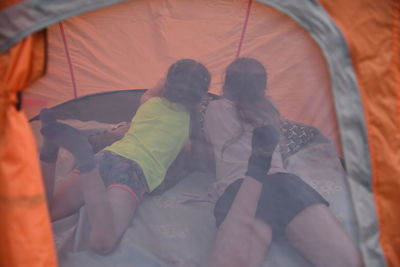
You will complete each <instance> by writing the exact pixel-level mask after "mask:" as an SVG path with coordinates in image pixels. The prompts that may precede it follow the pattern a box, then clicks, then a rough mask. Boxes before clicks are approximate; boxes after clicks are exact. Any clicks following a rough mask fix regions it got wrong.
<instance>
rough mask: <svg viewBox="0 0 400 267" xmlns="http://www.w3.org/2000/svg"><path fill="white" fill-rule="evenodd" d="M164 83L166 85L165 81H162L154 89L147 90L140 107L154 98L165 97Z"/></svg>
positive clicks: (141, 99)
mask: <svg viewBox="0 0 400 267" xmlns="http://www.w3.org/2000/svg"><path fill="white" fill-rule="evenodd" d="M164 83H165V80H164V79H161V80H159V81H158V83H157V84H156V86H155V87H154V88H152V89H149V90H147V91H146V92H145V93H144V94H143V95H142V97H141V98H140V105H142V104H143V103H144V102H146V101H147V100H149V99H150V98H152V97H156V96H159V97H161V96H163V95H164Z"/></svg>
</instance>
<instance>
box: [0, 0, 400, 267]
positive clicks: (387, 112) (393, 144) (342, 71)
mask: <svg viewBox="0 0 400 267" xmlns="http://www.w3.org/2000/svg"><path fill="white" fill-rule="evenodd" d="M60 1H61V0H59V1H51V4H50V3H44V2H45V1H40V2H38V1H21V2H20V3H17V4H14V5H12V6H10V7H9V8H8V9H7V10H6V12H5V13H4V12H3V14H5V15H6V16H1V17H0V23H1V25H2V28H1V30H0V44H1V49H2V50H3V51H6V50H7V49H8V48H9V47H10V46H11V45H13V44H15V43H16V42H17V41H19V40H21V39H22V38H23V37H25V36H26V35H28V34H29V33H32V32H34V31H36V30H38V29H41V28H43V27H45V26H48V25H50V24H53V23H54V22H57V21H59V20H61V19H63V18H67V17H70V16H72V15H75V14H78V13H81V12H84V11H87V10H89V9H91V8H93V7H99V6H105V5H108V4H111V3H112V2H119V1H94V0H93V1H90V0H87V1H69V2H68V3H69V4H68V5H67V4H65V3H64V4H63V5H58V4H59V2H60ZM78 2H79V3H82V5H79V4H78ZM95 2H96V3H95ZM138 2H143V1H138ZM231 2H232V1H231ZM233 2H234V3H235V2H238V3H239V2H243V3H244V2H247V1H233ZM260 2H263V3H266V4H267V5H270V6H273V7H275V8H277V9H278V10H280V11H282V12H283V13H285V14H286V15H288V16H290V17H292V18H293V19H294V20H296V21H297V22H298V23H299V24H300V25H302V26H303V27H304V28H305V29H306V30H307V31H309V32H310V33H311V34H312V36H313V37H314V39H315V40H316V41H317V42H318V44H319V45H320V46H321V48H322V52H323V54H324V55H325V57H326V60H327V65H328V67H329V71H330V74H331V77H332V81H331V85H332V89H333V92H334V99H335V105H336V110H337V115H338V121H339V128H340V130H341V141H342V144H343V147H344V154H345V156H346V166H347V168H348V172H349V181H350V183H351V185H352V191H353V198H354V203H355V208H356V210H357V215H358V219H359V226H360V243H361V244H362V249H363V253H364V257H365V260H366V263H367V265H368V266H384V265H385V259H384V258H383V257H382V253H381V251H380V247H379V243H378V241H380V243H381V244H382V248H383V250H384V253H385V256H386V258H387V262H388V264H389V265H390V266H400V257H399V255H400V251H399V248H400V244H399V240H400V232H399V229H398V227H397V222H398V221H400V214H399V213H398V212H397V208H396V204H397V203H398V202H399V200H400V199H399V198H400V195H399V194H398V193H397V190H398V188H400V184H399V179H398V177H399V176H400V164H399V157H398V151H399V148H400V138H399V133H400V129H399V128H400V123H399V121H398V112H399V102H400V96H399V91H400V90H399V84H400V80H399V76H400V74H399V68H398V66H399V63H400V60H399V57H400V51H399V38H400V32H399V28H400V26H399V25H400V19H399V17H400V7H399V5H400V4H399V2H398V1H396V0H387V1H370V0H357V1H350V2H349V1H345V0H338V1H327V0H321V2H322V4H323V5H324V7H325V8H326V9H327V10H328V12H329V14H330V15H332V17H333V19H334V20H335V22H336V23H337V24H338V26H339V27H340V29H341V30H342V31H343V33H344V37H345V39H343V37H342V35H341V33H340V32H339V31H338V29H337V28H336V26H335V24H334V23H333V21H332V20H331V19H330V16H329V15H328V13H326V12H325V11H324V9H323V8H322V7H321V6H319V5H318V4H317V2H315V1H309V0H304V1H291V0H287V1H274V0H265V1H260ZM39 3H40V4H43V6H40V4H39ZM191 3H192V2H191ZM78 5H79V6H78ZM188 5H189V3H188ZM45 6H46V8H44V7H45ZM246 6H247V5H244V9H245V8H246ZM30 7H31V8H32V9H29V8H30ZM25 9H26V10H32V12H31V13H28V12H27V13H26V14H27V15H26V16H20V18H19V19H16V20H13V19H11V18H13V17H15V14H16V13H19V12H22V13H24V12H23V10H25ZM42 9H43V10H45V11H46V12H45V13H37V12H38V11H41V10H42ZM3 14H2V15H3ZM28 14H29V15H28ZM43 15H44V16H43ZM159 15H160V16H163V15H165V14H164V13H159ZM232 15H234V14H232ZM40 18H43V19H40ZM241 18H242V19H243V17H241ZM71 21H73V19H72V20H71ZM222 22H223V21H222ZM66 25H67V26H66V28H67V27H68V26H70V24H68V23H67V24H66ZM241 25H242V24H241ZM54 27H57V26H54ZM58 27H59V26H58ZM66 30H68V28H67V29H66ZM239 31H240V30H239ZM326 36H331V37H330V38H332V39H329V38H328V39H326ZM219 42H225V39H223V40H219ZM329 42H333V43H330V45H328V44H329ZM346 43H347V44H348V45H349V47H350V52H351V60H352V62H351V60H350V57H349V54H348V53H347V44H346ZM324 44H326V45H327V46H326V47H324ZM71 45H72V46H73V44H71ZM338 47H340V48H341V49H337V48H338ZM162 52H163V51H160V53H162ZM337 60H338V61H337ZM337 63H339V64H337ZM352 63H353V64H354V66H355V70H356V74H357V80H356V78H355V76H354V74H353V70H352ZM221 65H222V63H221ZM340 75H342V76H340ZM338 77H339V79H338ZM3 81H4V79H3ZM12 81H18V78H16V77H14V78H13V79H12ZM358 88H360V91H361V97H362V100H363V101H362V105H361V102H360V97H359V96H358ZM115 89H123V88H115ZM2 90H3V88H2ZM363 111H364V112H365V114H366V123H367V125H366V126H367V130H368V131H366V130H365V126H364V118H363ZM2 114H3V113H2ZM4 114H5V113H4ZM10 116H14V115H10ZM17 120H18V119H16V121H17ZM5 123H6V120H3V121H2V126H3V125H6V124H5ZM22 125H24V123H22ZM10 129H12V127H10ZM366 133H367V134H368V136H366ZM28 135H29V134H28ZM367 137H368V139H367ZM25 138H28V139H29V137H28V136H25ZM23 140H24V139H23ZM369 151H370V152H369ZM368 155H371V161H370V158H369V156H368ZM20 158H21V162H22V163H25V165H24V166H31V165H30V164H35V162H36V163H37V157H36V155H32V156H31V157H29V159H30V158H32V159H35V160H34V161H33V162H32V161H30V162H31V163H29V164H28V163H26V162H25V161H24V160H23V159H24V156H22V155H20ZM25 158H28V157H26V156H25ZM370 162H371V164H372V165H371V166H370ZM370 168H372V171H371V169H370ZM371 177H372V178H371ZM371 190H372V192H373V193H374V198H373V197H372V195H371ZM374 200H375V203H376V205H377V211H378V215H379V216H378V218H379V227H378V224H377V221H376V216H375V209H374ZM378 229H380V231H381V232H380V234H381V235H380V236H379V240H378V236H377V233H379V232H378V231H377V230H378ZM50 251H51V249H50Z"/></svg>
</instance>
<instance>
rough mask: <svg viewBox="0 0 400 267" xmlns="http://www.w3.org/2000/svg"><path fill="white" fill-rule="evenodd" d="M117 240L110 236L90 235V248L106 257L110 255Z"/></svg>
mask: <svg viewBox="0 0 400 267" xmlns="http://www.w3.org/2000/svg"><path fill="white" fill-rule="evenodd" d="M117 241H118V240H117V239H116V238H114V237H112V236H111V235H107V234H102V235H92V236H91V237H90V248H91V250H93V251H94V252H95V253H97V254H101V255H107V254H109V253H111V252H112V251H113V250H114V248H115V247H116V245H117V243H118V242H117Z"/></svg>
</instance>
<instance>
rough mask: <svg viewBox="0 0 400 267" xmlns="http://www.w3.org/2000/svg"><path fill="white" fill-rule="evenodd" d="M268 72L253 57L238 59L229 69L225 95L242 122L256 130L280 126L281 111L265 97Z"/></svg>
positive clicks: (226, 77)
mask: <svg viewBox="0 0 400 267" xmlns="http://www.w3.org/2000/svg"><path fill="white" fill-rule="evenodd" d="M266 88H267V72H266V70H265V68H264V65H263V64H261V63H260V62H259V61H257V60H255V59H252V58H238V59H236V60H235V61H233V62H232V63H231V64H229V66H228V68H227V69H226V74H225V82H224V85H223V94H224V96H225V97H227V98H228V99H230V100H231V101H233V102H234V103H235V105H236V108H237V110H238V115H239V119H240V120H241V121H242V122H245V123H250V124H251V125H253V126H254V127H259V126H262V125H265V124H274V125H275V126H277V127H278V124H279V120H280V119H279V117H280V115H279V112H278V110H277V109H276V108H275V106H274V105H273V104H272V102H271V101H270V100H269V99H268V98H267V97H266V96H265V91H266Z"/></svg>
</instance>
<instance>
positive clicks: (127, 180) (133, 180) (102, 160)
mask: <svg viewBox="0 0 400 267" xmlns="http://www.w3.org/2000/svg"><path fill="white" fill-rule="evenodd" d="M96 160H97V163H98V166H99V172H100V175H101V177H102V179H103V182H104V185H105V186H106V188H111V187H118V188H122V189H125V190H127V191H128V192H130V193H131V194H132V196H133V197H134V198H135V199H136V200H137V201H140V200H142V198H143V195H144V194H145V193H146V192H148V191H149V188H148V185H147V182H146V178H145V176H144V173H143V171H142V168H141V167H140V166H139V165H138V164H137V163H136V162H135V161H133V160H130V159H127V158H124V157H122V156H120V155H118V154H115V153H113V152H111V151H107V150H102V151H100V152H99V153H97V154H96Z"/></svg>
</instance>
